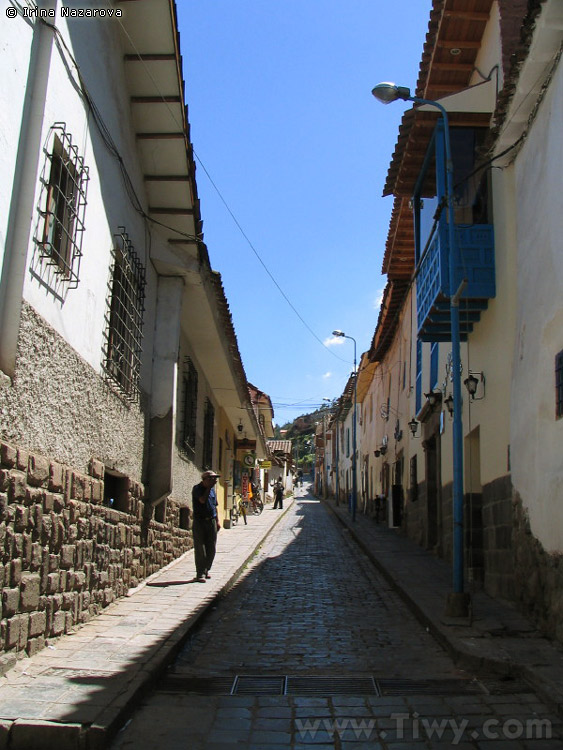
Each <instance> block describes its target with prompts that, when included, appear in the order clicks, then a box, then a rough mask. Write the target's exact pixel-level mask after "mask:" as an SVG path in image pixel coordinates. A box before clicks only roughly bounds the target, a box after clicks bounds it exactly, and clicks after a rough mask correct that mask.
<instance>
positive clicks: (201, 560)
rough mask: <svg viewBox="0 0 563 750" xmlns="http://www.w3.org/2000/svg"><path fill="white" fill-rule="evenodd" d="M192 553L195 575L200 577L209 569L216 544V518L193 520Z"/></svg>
mask: <svg viewBox="0 0 563 750" xmlns="http://www.w3.org/2000/svg"><path fill="white" fill-rule="evenodd" d="M192 532H193V538H194V555H195V569H196V576H197V577H198V578H200V577H201V576H202V575H204V573H205V571H206V570H211V566H212V565H213V560H214V558H215V548H216V546H217V519H216V518H212V519H210V520H209V521H203V520H202V521H200V520H198V519H197V518H194V521H193V528H192Z"/></svg>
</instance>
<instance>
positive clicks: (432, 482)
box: [424, 435, 440, 550]
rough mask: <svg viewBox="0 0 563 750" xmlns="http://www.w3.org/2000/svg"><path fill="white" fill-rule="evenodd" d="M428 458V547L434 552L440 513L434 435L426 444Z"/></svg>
mask: <svg viewBox="0 0 563 750" xmlns="http://www.w3.org/2000/svg"><path fill="white" fill-rule="evenodd" d="M424 448H425V456H426V547H427V549H431V550H434V549H436V547H437V546H438V538H439V533H438V532H439V513H438V488H439V484H440V482H439V466H438V438H437V436H436V435H432V437H430V438H429V439H428V440H426V442H425V443H424Z"/></svg>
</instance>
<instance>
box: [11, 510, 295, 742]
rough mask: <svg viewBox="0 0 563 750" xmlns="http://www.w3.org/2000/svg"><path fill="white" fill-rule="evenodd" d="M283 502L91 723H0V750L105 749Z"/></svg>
mask: <svg viewBox="0 0 563 750" xmlns="http://www.w3.org/2000/svg"><path fill="white" fill-rule="evenodd" d="M285 500H286V505H284V509H283V511H282V512H281V513H280V514H279V515H278V516H277V518H276V520H275V521H274V523H273V524H272V525H271V526H270V527H269V528H268V529H266V530H265V532H264V533H263V534H262V535H261V536H260V537H259V538H258V540H257V543H256V546H255V547H254V549H253V550H252V551H251V552H250V554H248V555H247V557H246V558H245V559H244V560H243V561H242V563H241V564H240V565H239V566H238V568H237V569H236V570H235V572H234V573H233V574H232V575H231V576H230V578H229V579H228V580H227V581H226V582H225V583H224V584H223V585H222V586H221V588H220V589H219V590H218V591H217V593H216V594H215V596H213V598H212V599H210V600H209V601H205V602H201V603H200V604H199V605H198V606H196V608H195V609H194V610H193V611H192V612H191V613H190V614H189V615H187V617H186V619H185V620H184V622H183V623H182V624H181V625H179V626H178V627H177V628H176V629H175V630H174V632H173V633H172V634H171V635H170V636H168V637H167V638H166V640H165V641H163V643H162V644H161V645H160V646H159V647H158V650H157V652H156V653H155V654H153V655H152V656H151V657H150V658H149V660H148V661H147V662H146V663H145V664H144V665H143V666H142V668H141V669H139V672H138V674H137V675H136V676H135V677H134V679H133V680H132V681H131V683H130V684H129V685H128V686H127V688H126V690H125V691H124V693H123V694H121V695H120V696H119V697H118V698H117V699H116V700H114V702H113V704H112V705H111V706H108V707H107V708H106V709H105V710H103V711H102V713H101V715H100V716H99V718H98V719H97V721H96V722H95V723H93V724H90V725H85V724H75V723H71V722H68V723H65V722H53V721H48V720H37V719H16V720H15V721H6V720H1V721H0V750H7V749H8V748H9V749H10V750H30V748H35V750H39V749H40V748H41V749H42V750H51V749H53V750H105V748H107V747H108V746H109V744H110V742H111V741H112V740H113V738H114V737H115V735H116V734H117V733H118V731H119V729H120V728H121V726H122V725H123V724H124V723H125V722H126V721H127V719H128V718H129V716H130V715H131V714H132V712H133V711H134V709H135V708H136V706H137V705H138V703H139V700H140V699H141V698H142V697H143V696H144V695H146V694H147V693H148V692H149V691H150V690H151V688H152V687H153V686H154V684H155V683H156V682H157V681H158V679H159V678H160V677H161V675H162V674H163V673H164V671H165V670H166V669H167V667H168V666H169V665H170V664H171V663H172V661H173V660H174V659H175V658H176V656H177V654H178V653H179V651H180V650H181V649H182V647H183V646H184V644H185V642H186V640H187V639H188V637H189V635H190V632H191V631H192V630H193V628H194V627H195V625H196V624H197V623H199V622H200V621H202V620H203V618H204V617H205V615H206V613H207V612H208V611H209V610H210V609H211V607H213V606H214V605H215V604H216V603H217V602H218V601H219V600H220V599H221V598H222V597H223V596H225V595H226V594H227V593H228V592H229V590H230V589H231V588H232V587H233V586H234V584H235V583H236V581H237V580H238V579H239V577H240V576H241V574H242V572H243V571H244V569H245V568H246V566H247V565H248V563H249V561H250V560H251V559H252V558H253V557H254V555H255V554H256V551H257V550H258V549H259V547H260V546H261V545H262V544H263V543H264V541H265V540H266V539H267V538H268V536H269V535H270V534H271V533H272V531H273V530H274V529H275V528H276V527H277V525H278V524H279V523H280V521H281V520H282V518H283V517H284V516H285V515H286V513H287V512H288V511H289V510H290V508H291V507H292V506H293V503H294V501H295V496H291V497H288V498H285ZM183 557H185V555H182V556H181V557H180V558H178V560H175V561H174V562H173V563H171V564H170V565H168V566H166V569H169V568H170V567H172V566H173V565H174V564H175V563H177V562H178V561H179V560H181V559H182V558H183ZM164 570H165V569H164V568H163V570H162V571H159V572H158V573H157V574H156V575H152V576H150V578H147V580H146V581H144V582H143V583H142V584H141V585H140V586H139V587H137V588H136V589H135V590H131V591H130V592H129V595H131V594H132V593H134V591H138V590H140V589H141V588H143V587H144V585H146V583H147V582H150V580H152V579H154V578H155V577H157V575H159V574H160V573H162V572H163V571H164ZM125 596H127V595H125Z"/></svg>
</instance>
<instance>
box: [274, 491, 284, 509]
mask: <svg viewBox="0 0 563 750" xmlns="http://www.w3.org/2000/svg"><path fill="white" fill-rule="evenodd" d="M278 507H279V509H280V510H283V492H276V500H275V502H274V510H276V508H278Z"/></svg>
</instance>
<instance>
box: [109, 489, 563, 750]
mask: <svg viewBox="0 0 563 750" xmlns="http://www.w3.org/2000/svg"><path fill="white" fill-rule="evenodd" d="M265 512H266V513H274V512H276V511H273V510H271V509H270V508H267V509H266V510H265ZM363 522H366V521H365V520H364V519H361V518H360V519H359V523H363ZM480 677H482V676H480ZM472 678H473V675H468V674H466V673H464V672H463V671H461V670H459V669H457V668H456V666H455V665H454V664H453V663H452V661H451V660H450V658H449V657H448V655H447V654H446V653H445V652H444V651H443V650H442V649H441V647H440V646H439V645H438V644H437V643H436V642H435V641H434V639H433V638H432V637H431V636H430V634H429V633H428V632H427V631H426V629H425V628H424V627H422V626H421V625H420V624H419V623H418V622H417V621H416V620H415V619H414V618H413V616H412V614H411V613H410V612H409V610H408V609H407V607H406V606H405V605H404V604H403V602H402V600H401V599H400V598H399V596H398V595H397V594H396V593H395V592H394V591H393V590H392V589H391V588H390V586H389V584H387V583H386V581H385V580H384V579H383V578H382V577H381V576H380V575H379V573H378V572H377V571H376V570H375V569H374V567H373V566H372V564H371V563H370V561H369V560H368V559H367V558H366V557H365V556H364V555H363V553H362V552H361V551H360V550H359V548H358V547H357V546H356V545H355V543H354V542H352V541H351V540H350V538H349V533H348V532H347V530H346V529H345V528H343V527H342V526H341V525H340V524H339V523H338V521H337V520H336V519H335V518H334V516H333V515H332V514H331V513H330V511H329V510H328V509H327V508H326V507H325V506H324V505H323V504H322V503H320V502H319V501H317V500H316V499H314V498H313V497H312V496H311V495H307V494H306V495H304V496H303V497H301V498H298V499H297V502H295V504H294V505H293V507H292V508H291V509H290V511H289V512H288V513H287V514H286V516H285V518H284V519H283V520H282V522H281V523H280V524H278V526H277V527H276V528H275V530H274V531H273V533H272V534H271V535H270V536H269V537H268V539H267V540H266V542H265V543H264V545H263V546H262V548H261V549H260V550H259V551H258V553H257V554H256V556H255V557H254V559H253V561H252V563H251V564H250V565H249V566H248V568H247V569H246V571H245V573H244V574H243V576H242V577H241V579H240V580H239V582H238V583H237V584H236V586H235V587H234V588H233V589H232V590H231V591H230V593H229V594H228V595H227V596H226V597H225V598H224V599H223V600H222V601H220V602H219V604H218V605H217V606H215V607H214V608H213V609H212V611H211V612H210V613H209V615H208V616H207V617H206V618H205V620H204V622H203V623H202V624H201V625H200V626H199V627H198V628H197V629H196V631H195V632H194V633H193V634H192V636H191V638H190V640H189V641H188V642H187V644H186V645H185V647H184V649H183V651H182V652H181V654H180V655H179V657H178V659H177V660H176V662H175V664H174V665H173V666H172V667H171V668H170V669H169V671H168V674H167V676H166V677H165V678H164V679H163V680H162V681H161V683H160V685H158V686H157V688H156V690H155V691H154V692H153V693H152V694H151V695H150V696H149V697H147V698H146V699H145V701H144V702H143V704H142V705H141V706H140V707H139V709H138V710H137V712H136V714H135V715H134V716H133V718H132V720H131V721H130V722H129V723H128V724H127V725H126V726H125V727H124V728H123V730H122V731H121V732H120V733H119V735H118V736H117V738H116V740H115V742H114V745H113V747H114V750H126V749H128V748H156V747H163V748H167V750H176V749H179V748H185V749H186V750H187V748H190V749H192V748H193V749H195V750H200V749H201V750H203V749H204V748H205V750H219V749H220V748H224V749H225V750H227V748H235V747H248V748H268V749H269V750H275V749H276V748H282V747H283V748H290V747H291V748H295V750H299V749H300V748H304V747H311V746H314V747H315V748H318V749H319V748H320V750H325V748H335V749H336V750H340V748H347V747H353V748H356V750H360V748H362V747H370V748H376V750H377V749H378V748H385V749H386V750H393V748H397V747H400V748H403V749H405V748H411V747H413V748H417V747H421V748H422V747H426V748H432V747H442V748H444V747H449V746H456V747H460V748H483V749H485V748H490V749H491V750H492V749H493V748H496V747H499V748H505V750H509V748H510V749H511V748H519V749H520V750H523V749H527V750H532V749H533V748H536V747H541V748H545V749H546V750H547V748H555V747H563V743H561V741H560V740H559V739H557V737H559V736H560V734H559V726H560V725H559V722H558V720H557V719H556V718H555V717H553V716H550V713H549V710H548V709H547V707H546V706H545V705H542V704H541V702H540V701H539V700H538V699H537V698H536V696H534V695H533V694H531V693H530V692H529V690H528V689H527V688H524V687H521V688H520V689H518V686H516V687H514V686H513V688H512V690H511V691H508V690H506V689H503V686H502V685H501V684H500V683H498V681H494V680H492V679H489V680H482V679H481V680H480V681H476V680H473V679H472ZM344 681H345V682H344ZM370 684H371V685H372V686H373V688H372V689H370V687H369V686H370ZM417 685H418V687H417ZM229 693H232V694H229ZM538 720H541V721H542V722H544V723H543V724H541V726H538V725H537V723H532V724H530V722H538ZM550 736H551V737H552V739H551V740H550V739H548V738H549V737H550Z"/></svg>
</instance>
